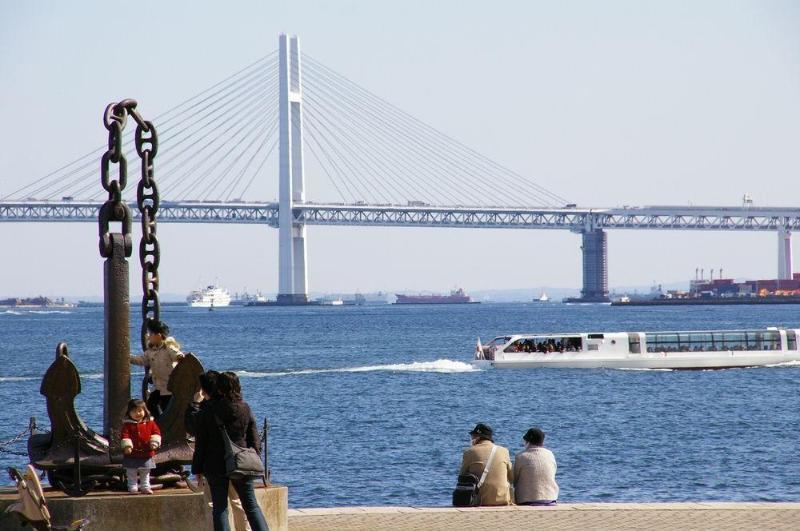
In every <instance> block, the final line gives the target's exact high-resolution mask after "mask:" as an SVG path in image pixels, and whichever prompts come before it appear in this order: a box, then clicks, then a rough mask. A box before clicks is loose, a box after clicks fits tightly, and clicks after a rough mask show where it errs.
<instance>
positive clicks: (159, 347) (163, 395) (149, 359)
mask: <svg viewBox="0 0 800 531" xmlns="http://www.w3.org/2000/svg"><path fill="white" fill-rule="evenodd" d="M182 358H183V352H181V346H180V344H179V343H178V342H177V341H176V340H175V338H174V337H171V336H170V335H169V327H168V326H167V324H166V323H164V322H163V321H157V320H155V319H151V320H149V321H147V350H145V351H144V353H143V354H142V355H140V356H131V364H133V365H142V366H144V367H149V368H150V374H151V376H152V377H153V385H154V386H155V389H154V390H153V392H151V393H150V396H149V398H148V399H147V408H148V409H149V410H150V412H151V413H152V414H153V415H154V416H155V417H158V416H160V415H161V413H163V412H164V410H165V409H167V405H168V404H169V401H170V399H171V398H172V393H170V391H169V389H167V384H168V383H169V375H170V374H172V369H174V368H175V365H176V363H177V362H178V361H179V360H180V359H182Z"/></svg>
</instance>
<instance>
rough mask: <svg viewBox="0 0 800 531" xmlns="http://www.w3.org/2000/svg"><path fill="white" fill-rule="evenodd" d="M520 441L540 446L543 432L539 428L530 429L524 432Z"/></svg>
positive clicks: (542, 440) (542, 442)
mask: <svg viewBox="0 0 800 531" xmlns="http://www.w3.org/2000/svg"><path fill="white" fill-rule="evenodd" d="M522 439H523V440H524V441H527V442H529V443H531V444H534V445H536V446H541V445H542V444H544V432H543V431H542V430H541V429H540V428H531V429H529V430H528V431H526V432H525V435H523V436H522Z"/></svg>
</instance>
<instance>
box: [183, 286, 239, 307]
mask: <svg viewBox="0 0 800 531" xmlns="http://www.w3.org/2000/svg"><path fill="white" fill-rule="evenodd" d="M186 302H187V303H188V304H189V306H191V307H192V308H220V307H222V306H230V304H231V294H230V293H228V290H226V289H225V288H220V287H219V286H213V285H212V286H207V287H205V288H203V289H200V290H197V291H193V292H191V293H190V294H189V296H188V297H186Z"/></svg>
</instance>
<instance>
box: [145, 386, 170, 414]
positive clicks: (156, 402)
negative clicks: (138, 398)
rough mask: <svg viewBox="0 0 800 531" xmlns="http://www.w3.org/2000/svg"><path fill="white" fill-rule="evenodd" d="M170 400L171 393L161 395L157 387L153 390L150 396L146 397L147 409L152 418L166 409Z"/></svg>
mask: <svg viewBox="0 0 800 531" xmlns="http://www.w3.org/2000/svg"><path fill="white" fill-rule="evenodd" d="M170 400H172V395H164V396H161V391H159V390H158V389H155V390H153V391H152V392H151V393H150V396H148V397H147V409H149V410H150V414H151V415H152V416H153V418H158V417H160V416H161V414H162V413H163V412H164V410H165V409H167V406H168V405H169V401H170Z"/></svg>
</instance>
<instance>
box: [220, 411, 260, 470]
mask: <svg viewBox="0 0 800 531" xmlns="http://www.w3.org/2000/svg"><path fill="white" fill-rule="evenodd" d="M214 419H215V420H216V422H217V426H219V429H220V433H221V434H222V444H223V446H224V447H225V475H226V476H228V477H229V478H230V479H243V478H257V477H260V478H263V477H264V463H262V462H261V456H260V455H258V452H256V449H255V448H250V447H242V446H239V445H238V444H236V443H234V442H233V441H231V438H230V436H229V435H228V430H226V429H225V425H224V424H223V423H222V421H220V419H219V417H218V416H216V415H214Z"/></svg>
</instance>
